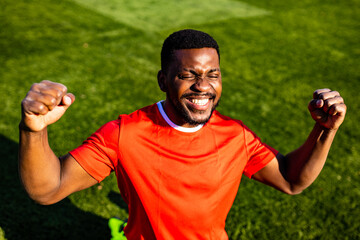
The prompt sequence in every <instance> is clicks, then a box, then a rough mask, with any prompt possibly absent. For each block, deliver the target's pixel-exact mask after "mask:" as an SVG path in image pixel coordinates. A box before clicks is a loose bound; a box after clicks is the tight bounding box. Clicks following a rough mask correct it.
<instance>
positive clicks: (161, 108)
mask: <svg viewBox="0 0 360 240" xmlns="http://www.w3.org/2000/svg"><path fill="white" fill-rule="evenodd" d="M163 101H164V100H162V101H159V102H157V103H156V104H157V106H158V109H159V111H160V113H161V116H162V117H163V118H164V120H165V121H166V122H167V124H169V125H170V126H171V127H172V128H174V129H176V130H178V131H180V132H186V133H193V132H196V131H198V130H200V129H201V128H202V127H203V126H204V124H199V125H197V126H196V127H192V128H186V127H181V126H178V125H176V124H175V123H173V122H172V121H171V120H170V118H169V117H168V116H167V115H166V113H165V111H164V108H163V106H162V104H161V103H162V102H163Z"/></svg>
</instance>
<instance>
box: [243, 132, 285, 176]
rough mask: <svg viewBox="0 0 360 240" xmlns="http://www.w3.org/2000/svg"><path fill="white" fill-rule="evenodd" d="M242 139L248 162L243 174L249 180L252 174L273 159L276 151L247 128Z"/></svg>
mask: <svg viewBox="0 0 360 240" xmlns="http://www.w3.org/2000/svg"><path fill="white" fill-rule="evenodd" d="M244 137H245V143H246V151H247V155H248V162H247V164H246V166H245V169H244V174H245V175H246V176H247V177H249V178H251V176H252V175H253V174H254V173H256V172H257V171H259V170H260V169H262V168H263V167H265V166H266V165H267V164H268V163H269V162H270V161H271V160H272V159H274V157H276V155H277V154H278V151H277V150H275V149H273V148H272V147H270V146H268V145H266V144H265V143H263V142H261V139H260V138H259V137H258V136H256V135H255V133H253V132H252V131H251V130H250V129H248V128H247V127H245V134H244Z"/></svg>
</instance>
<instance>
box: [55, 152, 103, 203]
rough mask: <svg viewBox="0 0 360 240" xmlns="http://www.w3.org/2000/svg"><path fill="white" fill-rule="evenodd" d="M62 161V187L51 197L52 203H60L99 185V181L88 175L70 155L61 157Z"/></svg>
mask: <svg viewBox="0 0 360 240" xmlns="http://www.w3.org/2000/svg"><path fill="white" fill-rule="evenodd" d="M60 161H61V175H60V185H59V188H58V189H57V191H56V192H55V193H54V194H53V196H52V197H51V201H50V203H55V202H58V201H60V200H62V199H63V198H65V197H67V196H69V195H70V194H72V193H74V192H77V191H80V190H83V189H86V188H89V187H91V186H93V185H95V184H96V183H97V180H95V179H94V178H93V177H92V176H91V175H90V174H89V173H87V172H86V171H85V170H84V169H83V168H82V167H81V166H80V164H79V163H78V162H77V161H76V160H75V158H74V157H73V156H71V155H70V154H67V155H65V156H63V157H61V158H60Z"/></svg>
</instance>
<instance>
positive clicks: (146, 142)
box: [19, 30, 346, 239]
mask: <svg viewBox="0 0 360 240" xmlns="http://www.w3.org/2000/svg"><path fill="white" fill-rule="evenodd" d="M219 62H220V55H219V47H218V45H217V43H216V41H215V40H214V39H213V38H212V37H211V36H209V35H208V34H206V33H203V32H199V31H195V30H182V31H179V32H175V33H173V34H172V35H170V36H169V37H168V38H167V39H166V40H165V42H164V44H163V49H162V52H161V70H160V71H159V73H158V83H159V86H160V89H161V90H162V91H163V92H165V93H166V100H165V101H161V102H158V103H156V104H153V105H151V106H147V107H145V108H142V109H140V110H137V111H135V112H134V113H132V114H130V115H120V116H119V119H117V120H114V121H111V122H109V123H107V124H105V125H104V126H102V127H101V128H100V129H99V130H98V131H97V132H96V133H94V134H93V135H92V136H91V137H90V138H88V139H87V140H86V141H85V142H84V143H83V144H82V145H81V146H80V147H78V148H77V149H75V150H73V151H71V152H70V153H69V154H67V155H65V156H63V157H61V158H60V161H59V158H58V157H57V156H55V155H54V153H53V152H52V150H51V149H50V147H49V144H48V141H47V130H46V128H47V126H48V125H50V124H52V123H54V122H56V121H57V120H58V119H59V118H60V117H61V116H62V115H63V114H64V112H65V111H66V109H67V108H68V107H69V106H70V105H71V104H72V103H73V102H74V100H75V97H74V95H72V94H71V93H67V89H66V87H65V86H63V85H62V84H59V83H53V82H50V81H42V82H41V83H39V84H34V85H33V86H32V87H31V89H30V91H29V92H28V94H27V96H26V97H25V99H24V100H23V102H22V120H21V123H20V153H19V161H20V168H19V171H20V174H21V178H22V181H23V184H24V186H25V189H26V190H27V192H28V193H29V195H30V197H31V198H33V199H34V200H36V201H37V202H39V203H41V204H52V203H55V202H57V201H60V200H61V199H63V198H65V197H66V196H68V195H69V194H71V193H73V192H76V191H79V190H82V189H85V188H88V187H90V186H92V185H94V184H96V183H97V182H100V181H101V180H103V179H104V178H105V177H106V176H108V175H109V174H110V173H111V171H115V173H116V176H117V179H118V185H119V188H120V192H121V195H122V197H123V198H124V200H125V201H126V202H127V204H128V205H129V219H128V223H127V226H126V227H125V230H124V231H125V235H126V237H127V238H128V239H174V238H175V239H227V234H226V232H225V230H224V228H225V219H226V216H227V214H228V212H229V210H230V207H231V205H232V203H233V201H234V198H235V196H236V193H237V190H238V187H239V184H240V179H241V176H242V174H245V175H247V176H248V177H251V178H253V179H255V180H258V181H260V182H262V183H265V184H267V185H270V186H272V187H274V188H276V189H278V190H280V191H282V192H285V193H287V194H298V193H300V192H301V191H302V190H304V189H305V188H306V187H308V186H309V185H310V184H311V183H312V182H313V181H314V180H315V179H316V177H317V176H318V174H319V173H320V171H321V169H322V167H323V165H324V164H325V161H326V158H327V154H328V152H329V149H330V146H331V143H332V141H333V138H334V136H335V133H336V131H337V129H338V128H339V126H340V125H341V123H342V122H343V120H344V117H345V113H346V105H345V104H344V101H343V99H342V97H341V96H340V95H339V93H338V92H336V91H331V90H329V89H321V90H317V91H315V92H314V97H313V100H311V101H310V103H309V106H308V108H309V111H310V113H311V116H312V118H313V119H314V120H315V126H314V128H313V130H312V132H311V133H310V135H309V137H308V139H307V140H306V141H305V143H304V144H303V145H302V146H301V147H300V148H298V149H296V150H294V151H293V152H291V153H289V154H287V155H286V156H283V155H281V154H280V153H278V152H277V151H276V150H274V149H272V148H271V147H269V146H267V145H266V144H264V143H262V142H261V141H260V139H259V138H258V137H257V136H256V135H255V134H254V133H253V132H251V131H250V130H249V129H248V128H247V127H246V126H245V125H244V124H243V123H242V122H241V121H239V120H234V119H231V118H229V117H226V116H223V115H221V114H220V113H219V112H218V111H216V110H215V108H216V106H217V104H218V103H219V100H220V97H221V91H222V84H221V71H220V66H219Z"/></svg>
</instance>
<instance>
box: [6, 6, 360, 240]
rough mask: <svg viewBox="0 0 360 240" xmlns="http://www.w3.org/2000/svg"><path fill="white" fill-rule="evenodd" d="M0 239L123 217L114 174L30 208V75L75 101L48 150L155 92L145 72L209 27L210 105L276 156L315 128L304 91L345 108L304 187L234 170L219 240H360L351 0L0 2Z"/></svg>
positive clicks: (90, 235)
mask: <svg viewBox="0 0 360 240" xmlns="http://www.w3.org/2000/svg"><path fill="white" fill-rule="evenodd" d="M0 7H1V11H0V83H1V84H0V97H1V99H0V106H1V111H0V119H1V120H0V146H1V147H0V153H1V158H0V164H1V167H0V240H3V239H7V240H25V239H109V238H110V236H109V230H108V227H107V219H108V218H110V217H112V216H119V217H124V218H125V217H126V216H127V214H128V212H127V207H126V205H125V204H124V203H123V201H122V200H121V198H120V195H119V190H118V188H117V184H116V178H115V176H114V175H111V176H110V177H109V178H107V179H106V180H104V181H103V182H102V183H100V184H99V185H97V186H94V187H92V188H90V189H87V190H85V191H82V192H79V193H76V194H73V195H72V196H70V197H69V198H67V199H65V200H63V201H61V202H60V203H58V204H55V205H52V206H40V205H37V204H35V203H34V202H32V201H31V200H30V199H29V198H28V197H27V196H26V194H25V193H24V191H23V190H22V188H21V185H20V182H19V177H18V174H17V148H18V129H17V126H18V122H19V120H20V102H21V100H22V98H23V97H24V96H25V95H26V92H27V91H28V90H29V88H30V86H31V84H32V83H33V82H37V81H40V80H43V79H49V80H52V81H58V82H61V83H63V84H65V85H67V86H68V89H69V91H71V92H73V93H74V94H75V95H76V97H77V100H76V102H75V104H74V105H73V106H72V107H71V108H70V109H69V110H68V112H67V113H66V115H65V116H64V117H63V118H62V119H61V120H60V121H59V122H58V123H56V124H54V125H52V126H50V127H49V131H50V142H51V146H52V147H53V149H54V151H55V152H56V154H59V155H62V154H65V153H67V151H69V150H71V149H73V148H75V147H76V146H78V145H79V144H81V142H82V141H83V140H84V139H85V138H86V137H87V136H89V134H91V133H92V132H94V131H95V130H96V129H97V128H98V127H100V126H101V125H102V124H104V123H106V122H107V121H110V120H112V119H115V118H116V117H117V115H118V114H121V113H131V112H132V111H134V110H136V109H138V108H140V107H143V106H146V105H149V104H152V103H154V102H156V101H158V100H160V99H164V97H165V96H164V94H163V93H162V92H161V91H160V90H159V88H158V86H157V81H156V74H157V71H158V70H159V68H160V49H161V45H162V42H163V40H164V39H165V37H167V36H168V35H169V34H170V33H172V32H173V31H176V30H179V29H182V28H195V29H199V30H203V31H206V32H208V33H210V34H211V35H212V36H214V38H215V39H216V40H217V41H218V43H219V45H220V50H221V67H222V74H223V98H222V102H221V105H220V106H219V110H220V111H221V112H222V113H223V114H226V115H229V116H231V117H234V118H238V119H241V120H243V121H244V123H245V124H246V125H248V126H249V127H250V128H251V129H252V130H254V131H255V132H256V133H257V134H258V135H259V136H260V137H261V138H262V139H263V140H264V141H265V142H267V143H268V144H270V145H271V146H273V147H275V148H277V149H278V150H280V151H281V152H282V153H284V154H285V153H287V152H289V151H291V150H293V149H294V148H296V147H298V146H300V145H301V144H302V143H303V141H304V140H305V138H306V137H307V134H308V133H309V131H310V130H311V128H312V125H313V122H312V120H311V117H310V115H309V114H308V112H307V103H308V101H309V100H310V98H311V96H312V92H313V91H314V90H315V89H318V88H323V87H329V88H332V89H336V90H338V91H340V92H341V93H342V95H343V97H344V99H345V101H346V103H347V105H348V114H347V117H346V119H345V122H344V124H343V126H342V127H341V129H340V131H339V132H338V135H337V136H336V139H335V142H334V144H333V147H332V149H331V152H330V156H329V158H328V161H327V164H326V165H325V168H324V170H323V172H322V173H321V175H320V176H319V178H318V179H317V180H316V181H315V183H314V184H313V185H312V186H311V187H310V188H308V189H307V190H305V191H304V192H303V193H302V194H301V195H297V196H287V195H285V194H282V193H280V192H277V191H276V190H273V189H271V188H269V187H266V186H263V185H261V184H259V183H257V182H254V181H252V180H249V179H247V178H246V177H244V178H243V180H242V183H241V187H240V189H239V192H238V196H237V198H236V200H235V202H234V205H233V208H232V209H231V211H230V213H229V215H228V219H227V227H226V230H227V232H228V235H229V237H230V239H271V240H272V239H277V240H278V239H280V240H282V239H283V240H288V239H290V240H292V239H324V240H325V239H326V240H327V239H336V240H338V239H349V240H350V239H360V204H359V199H360V188H359V185H360V148H359V146H360V145H359V140H360V127H358V125H359V124H358V123H359V122H360V112H359V109H360V104H359V100H360V98H359V91H360V78H359V54H360V46H359V42H360V34H359V30H360V24H359V23H360V21H359V20H360V19H359V16H360V1H359V0H349V1H331V0H328V1H315V0H312V1H310V0H305V1H294V0H290V1H284V0H273V1H267V0H259V1H253V0H245V1H236V0H216V1H205V0H201V1H200V0H199V1H190V0H183V1H173V0H171V1H165V0H162V1H150V0H144V1H120V0H119V1H115V0H103V1H96V0H91V1H85V0H74V1H71V0H67V1H49V0H48V1H46V0H45V1H36V0H20V1H10V0H3V1H1V2H0Z"/></svg>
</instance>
